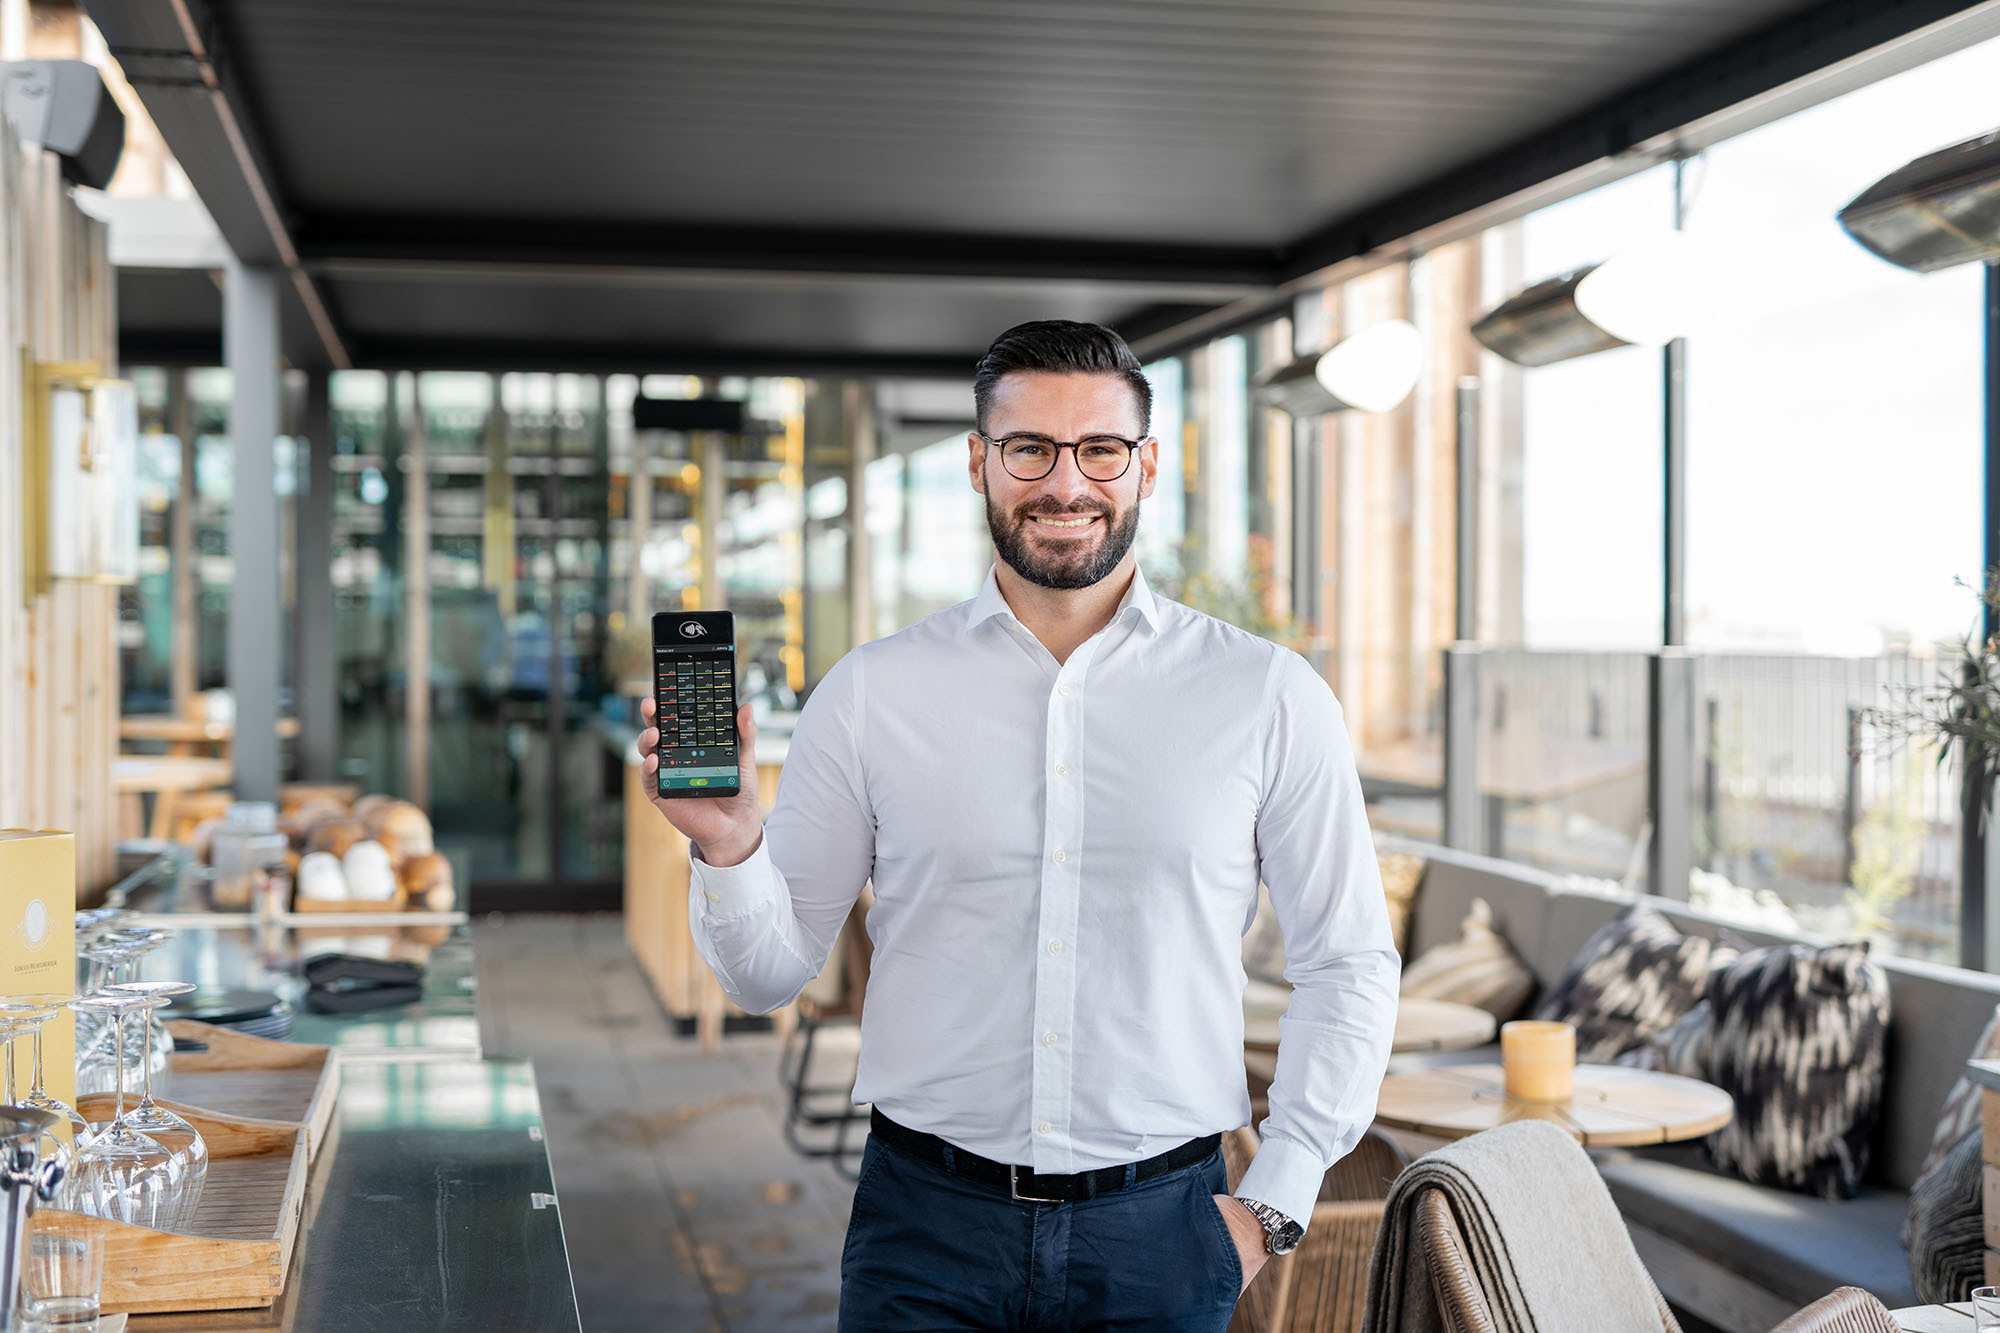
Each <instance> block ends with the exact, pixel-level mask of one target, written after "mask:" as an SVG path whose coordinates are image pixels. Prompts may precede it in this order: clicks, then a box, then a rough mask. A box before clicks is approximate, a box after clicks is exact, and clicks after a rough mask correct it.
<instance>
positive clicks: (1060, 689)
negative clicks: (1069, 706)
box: [1056, 685, 1069, 699]
mask: <svg viewBox="0 0 2000 1333" xmlns="http://www.w3.org/2000/svg"><path fill="white" fill-rule="evenodd" d="M1056 693H1057V694H1060V695H1061V696H1062V697H1063V698H1065V699H1067V698H1069V686H1067V685H1058V686H1056Z"/></svg>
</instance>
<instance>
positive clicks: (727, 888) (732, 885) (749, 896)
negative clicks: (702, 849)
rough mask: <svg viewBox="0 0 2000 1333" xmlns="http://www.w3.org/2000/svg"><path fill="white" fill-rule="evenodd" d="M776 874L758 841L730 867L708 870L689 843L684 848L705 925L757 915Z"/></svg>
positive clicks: (775, 868)
mask: <svg viewBox="0 0 2000 1333" xmlns="http://www.w3.org/2000/svg"><path fill="white" fill-rule="evenodd" d="M776 873H777V867H775V866H773V865H772V864H771V856H770V853H769V852H768V851H766V850H765V845H764V840H763V839H761V838H759V839H758V840H757V850H756V851H754V852H752V853H750V855H749V856H748V857H747V858H745V859H744V860H743V861H741V862H739V863H738V864H736V865H733V866H712V865H710V864H709V863H708V862H706V861H704V860H702V859H701V857H700V856H698V855H696V851H695V846H694V844H693V843H689V844H688V877H689V879H690V881H691V882H692V884H693V887H694V892H695V901H696V902H697V903H698V904H699V905H700V907H701V915H702V919H703V920H706V921H728V920H733V919H734V918H736V917H743V916H749V915H751V914H752V913H754V912H755V911H757V909H758V908H760V907H762V906H764V905H765V904H766V903H767V902H769V901H770V900H771V879H772V877H773V876H774V875H775V874H776Z"/></svg>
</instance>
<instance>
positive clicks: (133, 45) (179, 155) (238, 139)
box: [85, 0, 349, 370]
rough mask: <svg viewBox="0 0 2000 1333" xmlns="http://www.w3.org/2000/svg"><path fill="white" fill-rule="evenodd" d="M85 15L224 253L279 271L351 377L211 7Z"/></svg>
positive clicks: (134, 1) (128, 4) (98, 2)
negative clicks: (189, 186) (100, 35)
mask: <svg viewBox="0 0 2000 1333" xmlns="http://www.w3.org/2000/svg"><path fill="white" fill-rule="evenodd" d="M85 8H86V9H87V11H88V12H89V14H90V17H91V20H92V21H93V22H94V23H95V24H96V25H97V27H98V29H99V31H100V32H102V33H103V35H104V39H105V43H106V45H107V46H108V47H109V48H110V51H111V54H112V56H113V57H114V58H116V59H117V61H118V64H119V67H120V68H121V69H122V70H123V71H124V73H125V77H126V79H127V81H129V82H130V83H131V84H132V86H133V88H134V89H135V90H136V91H137V92H138V93H139V97H140V100H141V101H142V102H144V103H145V105H146V110H147V112H148V114H149V115H151V117H152V119H153V122H154V124H155V125H156V126H157V127H158V129H159V131H160V134H161V137H162V138H164V139H165V140H166V143H167V147H168V148H169V149H171V150H172V152H173V154H174V159H175V161H176V162H178V163H179V164H180V166H181V168H182V169H183V170H184V171H186V172H187V175H188V180H189V181H190V182H191V183H192V184H193V185H194V187H195V192H196V193H197V194H198V195H200V196H201V199H202V202H203V203H204V204H205V205H206V206H207V208H208V210H209V212H210V214H211V215H212V216H213V217H214V218H215V222H216V226H217V228H218V229H219V230H220V231H221V232H222V236H223V240H224V241H225V242H227V243H228V245H229V248H230V251H231V252H232V253H233V254H234V255H235V256H236V257H237V259H238V260H239V261H241V262H243V263H246V264H251V265H258V266H264V265H275V266H276V267H278V268H280V269H282V270H283V272H284V274H285V278H286V281H287V283H288V284H289V286H290V288H291V290H292V291H293V292H294V294H295V295H296V296H297V298H298V300H299V302H300V304H301V305H302V306H303V307H304V309H305V312H306V315H307V317H308V319H310V320H311V322H312V327H313V331H314V333H315V335H316V336H317V338H318V340H319V343H320V346H321V349H322V350H323V351H324V353H325V356H326V359H327V361H328V362H329V363H330V364H331V365H332V366H333V367H334V368H336V369H340V370H345V369H347V368H348V366H349V361H348V358H347V349H346V346H345V344H344V342H343V340H342V338H341V335H340V332H339V330H338V329H337V328H336V326H335V322H334V318H333V314H332V312H331V311H330V310H329V309H328V307H327V303H326V301H325V299H324V297H323V296H322V294H321V293H320V291H319V289H318V287H317V286H316V285H315V284H314V282H313V279H312V277H311V276H310V275H309V274H308V273H307V272H306V271H305V268H304V267H303V266H302V265H301V264H300V263H299V256H298V251H297V248H296V247H295V246H294V245H293V243H292V235H291V228H290V224H289V222H288V220H287V219H288V217H289V213H288V210H287V208H286V206H285V202H284V199H283V197H282V195H281V194H280V192H279V190H278V188H277V184H276V182H277V179H278V178H277V174H276V172H275V171H273V170H272V168H271V166H270V163H271V161H272V158H271V155H270V154H269V153H268V152H267V151H266V149H265V147H264V142H263V136H262V134H261V133H260V131H259V128H258V126H257V123H256V120H255V118H254V117H253V116H251V115H250V114H249V111H248V99H247V98H246V96H245V94H244V91H243V88H242V85H241V82H240V80H238V79H237V78H236V77H235V76H234V75H233V73H232V68H233V66H232V62H231V59H230V55H229V49H228V44H227V42H226V40H225V39H224V35H223V33H222V29H221V27H220V25H219V23H218V22H217V19H216V15H215V12H214V10H213V8H212V7H211V6H210V5H209V4H208V3H207V0H167V3H166V4H164V5H161V4H156V3H152V0H88V3H87V4H86V5H85Z"/></svg>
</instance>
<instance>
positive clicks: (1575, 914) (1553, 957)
mask: <svg viewBox="0 0 2000 1333" xmlns="http://www.w3.org/2000/svg"><path fill="white" fill-rule="evenodd" d="M1635 901H1637V900H1636V899H1634V898H1633V897H1632V896H1631V895H1630V894H1624V893H1612V892H1600V891H1597V890H1593V889H1564V890H1563V891H1562V892H1561V893H1558V894H1556V895H1555V896H1554V897H1553V898H1551V899H1550V900H1549V910H1548V914H1547V915H1546V916H1545V917H1543V918H1542V938H1541V941H1540V942H1539V943H1538V944H1536V945H1535V946H1534V956H1533V957H1532V958H1530V959H1529V960H1528V965H1529V966H1530V967H1532V968H1534V969H1535V975H1536V976H1538V977H1541V978H1542V986H1543V987H1544V989H1546V990H1554V989H1555V988H1556V987H1557V986H1559V985H1561V984H1562V980H1563V977H1564V976H1565V975H1566V974H1567V973H1568V972H1569V970H1570V967H1571V966H1572V965H1573V964H1574V963H1575V962H1576V960H1577V955H1579V954H1581V953H1582V952H1583V950H1584V946H1585V945H1587V944H1589V943H1590V941H1591V939H1592V938H1593V937H1594V936H1595V935H1596V934H1597V932H1598V931H1600V930H1602V929H1604V927H1605V926H1607V925H1609V924H1611V922H1613V921H1616V920H1617V919H1618V914H1619V913H1620V912H1623V911H1624V910H1625V909H1626V908H1628V907H1630V906H1631V905H1632V904H1633V903H1634V902H1635ZM1646 901H1647V902H1648V903H1650V904H1652V905H1654V906H1659V905H1661V904H1660V900H1659V899H1658V898H1648V899H1646Z"/></svg>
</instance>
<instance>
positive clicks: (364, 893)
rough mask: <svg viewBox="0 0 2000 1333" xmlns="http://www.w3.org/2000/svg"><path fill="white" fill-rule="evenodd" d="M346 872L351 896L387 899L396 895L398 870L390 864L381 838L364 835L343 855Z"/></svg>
mask: <svg viewBox="0 0 2000 1333" xmlns="http://www.w3.org/2000/svg"><path fill="white" fill-rule="evenodd" d="M340 868H341V870H342V871H344V872H345V873H346V875H347V896H348V898H349V899H350V900H355V901H365V902H388V901H390V900H391V899H393V898H395V896H396V872H395V871H394V870H393V869H391V868H390V865H389V851H388V849H387V848H386V847H384V846H383V845H382V844H381V843H379V842H372V841H370V840H368V839H365V838H364V839H363V840H362V841H360V842H357V843H355V844H354V845H353V846H352V847H349V848H348V849H347V853H346V855H344V856H342V857H341V858H340Z"/></svg>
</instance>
